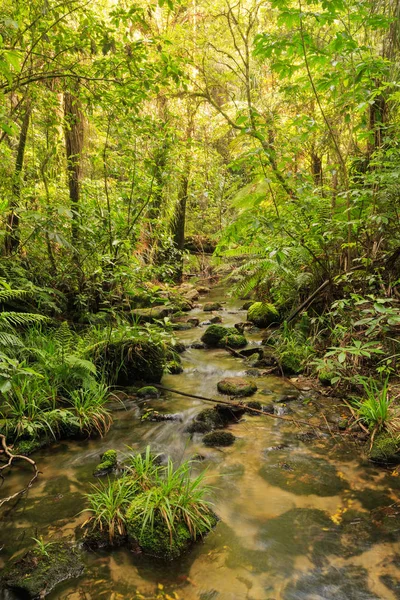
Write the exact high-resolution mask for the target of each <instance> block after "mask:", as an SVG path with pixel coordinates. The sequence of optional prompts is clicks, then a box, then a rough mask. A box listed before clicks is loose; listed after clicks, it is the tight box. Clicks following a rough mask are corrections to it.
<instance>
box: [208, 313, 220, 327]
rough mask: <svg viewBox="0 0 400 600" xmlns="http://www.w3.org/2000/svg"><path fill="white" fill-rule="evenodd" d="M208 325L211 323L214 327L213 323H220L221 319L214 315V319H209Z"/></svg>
mask: <svg viewBox="0 0 400 600" xmlns="http://www.w3.org/2000/svg"><path fill="white" fill-rule="evenodd" d="M210 323H212V324H213V325H215V323H222V317H220V316H219V315H215V317H211V319H210Z"/></svg>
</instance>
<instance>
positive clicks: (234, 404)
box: [153, 384, 322, 429]
mask: <svg viewBox="0 0 400 600" xmlns="http://www.w3.org/2000/svg"><path fill="white" fill-rule="evenodd" d="M153 385H154V387H156V388H157V389H159V390H163V391H165V392H171V393H172V394H179V395H180V396H186V397H187V398H196V399H197V400H204V401H205V402H213V403H214V404H223V405H224V406H229V407H230V408H241V409H245V408H246V406H245V405H244V404H240V403H239V402H232V401H228V400H216V399H215V398H206V397H205V396H198V395H196V394H188V393H187V392H180V391H179V390H173V389H171V388H167V387H164V386H163V385H160V384H153ZM248 410H249V411H251V412H252V413H256V414H259V415H263V416H264V417H270V418H271V419H279V420H281V421H288V422H289V423H293V424H294V425H306V426H307V427H312V428H314V429H322V427H320V426H318V425H314V424H311V423H308V421H299V420H298V419H293V418H291V417H283V416H282V415H275V414H271V413H267V412H264V411H263V410H259V409H258V408H251V407H250V408H249V409H248Z"/></svg>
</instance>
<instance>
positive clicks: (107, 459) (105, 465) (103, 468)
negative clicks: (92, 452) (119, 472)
mask: <svg viewBox="0 0 400 600" xmlns="http://www.w3.org/2000/svg"><path fill="white" fill-rule="evenodd" d="M100 458H101V462H100V463H99V464H98V465H97V467H96V468H95V470H94V472H93V475H94V476H95V477H103V476H104V475H109V474H110V473H112V472H113V471H114V470H115V469H116V467H117V463H118V455H117V451H116V450H112V449H110V450H106V452H104V453H103V454H102V455H101V457H100Z"/></svg>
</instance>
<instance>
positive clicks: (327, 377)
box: [318, 369, 335, 385]
mask: <svg viewBox="0 0 400 600" xmlns="http://www.w3.org/2000/svg"><path fill="white" fill-rule="evenodd" d="M334 377H335V374H334V373H332V371H329V370H328V369H322V370H321V371H319V373H318V381H319V382H320V383H321V384H322V385H331V380H332V379H333V378H334Z"/></svg>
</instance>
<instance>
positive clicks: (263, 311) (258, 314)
mask: <svg viewBox="0 0 400 600" xmlns="http://www.w3.org/2000/svg"><path fill="white" fill-rule="evenodd" d="M247 320H248V321H251V322H252V323H254V325H255V326H256V327H261V328H262V327H268V326H269V325H272V323H279V313H278V311H277V310H276V308H275V306H274V305H273V304H270V303H269V302H254V304H252V305H251V306H250V308H249V309H248V312H247Z"/></svg>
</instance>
